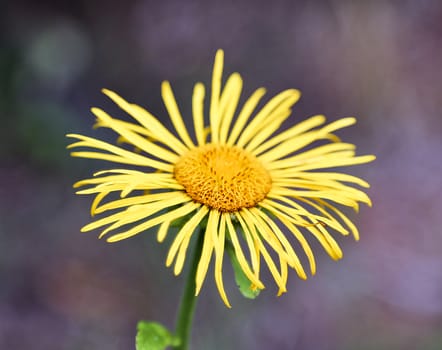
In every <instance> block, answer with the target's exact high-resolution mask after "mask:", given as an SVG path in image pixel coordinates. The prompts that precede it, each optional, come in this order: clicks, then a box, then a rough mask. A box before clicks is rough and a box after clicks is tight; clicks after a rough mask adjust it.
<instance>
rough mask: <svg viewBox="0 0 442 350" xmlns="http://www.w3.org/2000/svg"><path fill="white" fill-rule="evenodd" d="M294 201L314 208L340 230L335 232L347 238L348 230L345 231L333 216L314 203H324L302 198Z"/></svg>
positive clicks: (318, 200)
mask: <svg viewBox="0 0 442 350" xmlns="http://www.w3.org/2000/svg"><path fill="white" fill-rule="evenodd" d="M296 200H297V201H300V202H303V203H306V204H307V205H309V206H311V207H313V208H315V209H316V210H317V211H319V212H320V213H321V214H323V215H325V216H326V217H327V218H329V219H330V220H331V221H333V222H334V223H335V225H336V227H340V228H341V229H340V230H336V231H338V232H339V233H341V234H342V235H344V236H347V235H348V234H349V232H348V230H346V229H345V228H344V227H343V226H342V225H341V223H340V222H339V221H338V220H336V218H335V217H334V216H333V215H331V214H330V213H329V212H328V211H327V210H325V209H324V208H323V207H322V206H321V205H318V204H316V203H315V201H316V202H318V203H320V202H324V201H321V200H320V199H316V198H315V199H314V200H308V199H306V198H303V197H298V198H297V199H296Z"/></svg>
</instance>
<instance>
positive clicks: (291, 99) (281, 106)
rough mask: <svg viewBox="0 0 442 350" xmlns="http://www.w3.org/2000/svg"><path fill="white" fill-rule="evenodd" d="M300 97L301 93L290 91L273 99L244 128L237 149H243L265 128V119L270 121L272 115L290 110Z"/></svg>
mask: <svg viewBox="0 0 442 350" xmlns="http://www.w3.org/2000/svg"><path fill="white" fill-rule="evenodd" d="M300 96H301V93H300V92H299V91H298V90H295V89H290V90H285V91H283V92H281V93H279V94H278V95H276V96H275V97H273V98H272V99H271V100H270V101H269V102H267V104H266V105H265V106H264V107H263V108H262V109H261V110H260V111H259V112H258V114H257V115H256V116H255V117H254V118H253V120H252V121H251V122H250V123H249V124H248V125H247V126H246V128H245V129H244V130H243V132H242V133H241V136H240V137H239V139H238V141H237V142H236V144H237V145H238V146H239V147H244V145H245V144H246V143H247V142H248V141H250V139H251V138H252V137H253V136H254V135H255V134H256V131H257V130H260V129H261V128H263V127H266V126H267V123H266V122H265V121H266V119H270V118H271V117H272V116H273V115H275V114H278V113H280V112H282V111H284V110H287V109H290V108H291V107H292V106H293V105H294V104H295V103H296V101H297V100H298V99H299V97H300Z"/></svg>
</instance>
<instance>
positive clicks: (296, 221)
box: [266, 203, 342, 274]
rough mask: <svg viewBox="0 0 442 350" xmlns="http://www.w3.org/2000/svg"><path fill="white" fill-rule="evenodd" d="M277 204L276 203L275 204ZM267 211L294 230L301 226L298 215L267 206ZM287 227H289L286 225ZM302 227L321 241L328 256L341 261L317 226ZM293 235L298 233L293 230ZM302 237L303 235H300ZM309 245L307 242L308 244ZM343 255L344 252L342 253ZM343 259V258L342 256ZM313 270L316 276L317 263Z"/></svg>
mask: <svg viewBox="0 0 442 350" xmlns="http://www.w3.org/2000/svg"><path fill="white" fill-rule="evenodd" d="M273 204H276V203H273ZM266 209H267V210H269V211H270V212H276V213H277V215H278V217H279V218H281V221H282V220H283V219H285V220H287V221H289V222H291V223H292V224H293V227H292V228H296V226H298V225H299V218H298V217H297V216H296V215H294V216H293V215H291V214H286V213H284V212H283V211H281V210H278V209H276V208H274V207H272V206H266ZM284 224H285V225H286V226H287V227H289V226H288V225H287V224H286V223H284ZM301 226H302V227H304V228H305V229H307V230H308V231H310V233H311V234H312V235H313V236H314V237H315V238H316V239H317V240H318V241H319V243H320V244H321V245H322V247H323V248H324V250H325V251H326V252H327V254H328V255H329V256H330V257H331V258H332V259H333V260H339V259H340V257H339V256H337V255H336V253H335V251H334V250H333V249H332V247H331V246H330V244H329V243H328V241H327V240H326V239H325V238H324V237H323V235H322V234H321V232H320V231H318V230H317V228H316V227H315V226H306V225H301ZM292 232H293V233H295V232H296V230H292ZM299 236H300V237H301V235H299ZM306 245H307V242H306ZM306 253H307V251H306ZM341 253H342V252H341ZM341 257H342V256H341ZM311 259H312V262H314V261H313V255H312V257H311ZM311 269H312V274H314V273H315V272H316V263H315V266H314V268H313V267H311Z"/></svg>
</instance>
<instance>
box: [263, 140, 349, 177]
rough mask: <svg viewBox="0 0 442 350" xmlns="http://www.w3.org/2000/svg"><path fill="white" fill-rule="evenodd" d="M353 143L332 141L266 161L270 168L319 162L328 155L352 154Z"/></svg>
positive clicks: (328, 156) (327, 157) (341, 155)
mask: <svg viewBox="0 0 442 350" xmlns="http://www.w3.org/2000/svg"><path fill="white" fill-rule="evenodd" d="M355 148H356V147H355V145H353V144H351V143H332V144H327V145H323V146H319V147H315V148H313V149H311V150H309V151H304V152H300V153H298V154H295V155H293V156H290V157H287V158H283V159H281V160H279V161H273V162H269V163H268V165H267V166H268V167H269V169H270V170H273V169H282V168H290V167H293V166H295V165H299V164H310V163H319V162H322V161H324V160H329V159H331V158H330V157H344V156H350V157H352V156H354V149H355ZM345 151H351V152H350V153H344V152H345Z"/></svg>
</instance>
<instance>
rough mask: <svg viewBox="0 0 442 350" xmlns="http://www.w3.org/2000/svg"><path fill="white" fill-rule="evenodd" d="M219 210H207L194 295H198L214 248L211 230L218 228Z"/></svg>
mask: <svg viewBox="0 0 442 350" xmlns="http://www.w3.org/2000/svg"><path fill="white" fill-rule="evenodd" d="M218 223H219V212H218V211H216V210H210V211H209V218H208V220H207V226H206V231H205V233H204V243H203V250H202V252H201V258H200V261H199V263H198V267H197V270H196V277H195V295H198V294H199V292H200V290H201V287H202V286H203V282H204V279H205V278H206V274H207V270H208V268H209V264H210V259H211V257H212V253H213V250H214V248H215V247H214V242H213V234H212V231H217V230H218Z"/></svg>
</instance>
